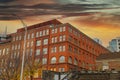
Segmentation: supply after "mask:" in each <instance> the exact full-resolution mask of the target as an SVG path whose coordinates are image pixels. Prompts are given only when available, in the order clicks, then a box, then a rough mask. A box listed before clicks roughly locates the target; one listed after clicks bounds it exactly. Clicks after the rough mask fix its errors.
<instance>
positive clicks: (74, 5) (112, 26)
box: [0, 0, 120, 46]
mask: <svg viewBox="0 0 120 80" xmlns="http://www.w3.org/2000/svg"><path fill="white" fill-rule="evenodd" d="M13 14H16V15H17V16H19V17H20V18H21V19H22V20H23V21H24V22H25V24H26V25H28V26H29V25H33V24H37V23H41V22H44V21H48V20H52V19H58V20H59V21H61V22H62V23H70V24H72V25H73V26H75V27H76V28H78V29H79V30H80V31H82V32H83V33H85V34H86V35H88V36H89V37H91V38H99V39H100V40H101V41H102V43H103V45H104V46H108V42H109V41H110V40H111V39H113V38H116V37H120V0H0V33H2V32H3V31H4V29H5V27H7V28H8V33H13V32H16V30H17V29H18V28H21V27H23V25H22V23H21V22H20V20H19V19H18V18H17V17H16V16H14V15H13Z"/></svg>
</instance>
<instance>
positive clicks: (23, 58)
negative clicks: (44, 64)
mask: <svg viewBox="0 0 120 80" xmlns="http://www.w3.org/2000/svg"><path fill="white" fill-rule="evenodd" d="M12 15H13V16H16V17H17V18H18V19H19V20H20V21H21V23H22V24H23V27H24V29H25V37H24V45H23V55H22V65H21V73H20V80H22V79H23V70H24V62H25V52H26V38H27V25H26V24H25V23H24V21H23V20H22V19H21V18H20V17H19V16H18V15H16V14H12Z"/></svg>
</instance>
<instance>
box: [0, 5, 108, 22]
mask: <svg viewBox="0 0 120 80" xmlns="http://www.w3.org/2000/svg"><path fill="white" fill-rule="evenodd" d="M104 5H106V4H102V5H100V4H94V5H91V4H90V5H89V4H64V5H63V4H37V5H32V6H26V5H11V6H10V5H9V6H7V5H6V6H3V5H2V6H0V14H1V16H0V19H1V20H2V19H3V20H6V19H8V18H9V16H10V15H11V14H13V13H15V14H17V15H20V16H21V17H23V18H25V17H28V16H36V15H51V14H52V15H64V16H70V15H71V16H76V15H79V14H80V15H81V14H84V12H83V11H86V10H93V9H102V8H97V7H95V6H104ZM87 13H89V12H87ZM90 13H91V12H90ZM7 14H8V16H7ZM85 14H86V12H85ZM6 16H7V18H6ZM4 17H5V18H4ZM10 19H11V20H12V19H14V18H12V17H11V16H10ZM10 19H9V20H10Z"/></svg>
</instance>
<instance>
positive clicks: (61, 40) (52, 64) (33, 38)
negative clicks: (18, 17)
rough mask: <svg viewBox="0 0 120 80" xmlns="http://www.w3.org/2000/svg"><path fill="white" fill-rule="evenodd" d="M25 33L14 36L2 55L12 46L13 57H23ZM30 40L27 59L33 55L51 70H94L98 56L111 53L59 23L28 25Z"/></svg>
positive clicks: (73, 28) (28, 38)
mask: <svg viewBox="0 0 120 80" xmlns="http://www.w3.org/2000/svg"><path fill="white" fill-rule="evenodd" d="M24 34H25V31H24V28H20V29H18V30H17V32H16V33H12V34H10V35H11V36H12V39H11V42H9V43H6V44H5V45H4V44H0V56H3V55H4V50H7V48H6V47H7V46H8V45H9V44H10V45H9V52H10V53H11V55H13V56H19V55H20V54H22V53H23V44H24ZM26 40H27V42H26V56H28V55H32V56H33V58H34V59H35V61H42V64H43V65H44V69H47V70H54V71H68V70H71V69H79V70H80V69H82V68H85V69H92V70H94V69H95V66H96V62H95V60H96V57H97V56H99V55H100V54H103V53H107V52H109V51H108V50H107V49H106V48H104V47H103V46H101V45H100V44H98V43H96V42H95V41H94V40H92V39H91V38H90V37H88V36H87V35H85V34H84V33H82V32H81V31H79V30H78V29H77V28H75V27H73V26H72V25H70V24H69V23H65V24H63V23H61V22H59V21H58V20H51V21H47V22H43V23H40V24H36V25H32V26H28V27H27V39H26ZM3 45H4V46H5V47H3Z"/></svg>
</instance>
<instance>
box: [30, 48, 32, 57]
mask: <svg viewBox="0 0 120 80" xmlns="http://www.w3.org/2000/svg"><path fill="white" fill-rule="evenodd" d="M32 53H33V49H32V48H31V49H30V56H32Z"/></svg>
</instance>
